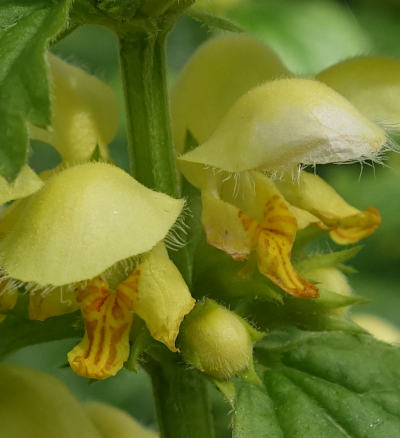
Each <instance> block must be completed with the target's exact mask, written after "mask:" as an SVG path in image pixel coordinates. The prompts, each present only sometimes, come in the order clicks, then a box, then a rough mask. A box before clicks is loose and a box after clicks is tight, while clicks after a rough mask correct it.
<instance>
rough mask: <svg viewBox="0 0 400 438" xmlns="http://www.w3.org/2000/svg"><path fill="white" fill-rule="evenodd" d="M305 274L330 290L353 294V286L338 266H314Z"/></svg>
mask: <svg viewBox="0 0 400 438" xmlns="http://www.w3.org/2000/svg"><path fill="white" fill-rule="evenodd" d="M305 276H306V277H307V278H308V279H310V280H312V281H314V282H315V283H318V284H319V285H320V286H322V287H324V288H325V289H327V290H329V291H330V292H335V293H337V294H340V295H351V287H350V285H349V282H348V281H347V277H346V276H345V275H344V274H343V272H342V271H339V269H337V268H334V267H332V266H329V267H323V268H314V269H311V270H309V271H307V272H306V273H305Z"/></svg>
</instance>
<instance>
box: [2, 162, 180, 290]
mask: <svg viewBox="0 0 400 438" xmlns="http://www.w3.org/2000/svg"><path fill="white" fill-rule="evenodd" d="M182 207H183V200H177V199H173V198H171V197H169V196H167V195H164V194H162V193H157V192H154V191H152V190H150V189H148V188H146V187H144V186H142V185H141V184H139V183H138V182H137V181H135V180H134V179H133V178H132V177H131V176H130V175H128V174H127V173H126V172H124V171H122V170H121V169H119V168H117V167H115V166H112V165H109V164H105V163H86V164H81V165H78V166H74V167H70V168H68V169H66V170H64V171H62V172H60V173H59V174H57V175H55V176H54V177H52V178H50V179H48V180H47V181H46V183H45V185H44V186H43V187H42V189H41V190H39V191H38V192H36V193H35V194H34V195H32V196H31V197H29V198H26V199H23V200H21V201H20V202H19V203H18V205H17V206H16V207H15V209H13V211H12V212H11V213H10V214H9V215H7V216H10V217H12V219H13V220H12V223H11V221H10V220H8V221H7V226H6V227H4V228H5V230H3V228H2V230H1V231H2V232H5V235H4V238H3V240H2V245H1V249H0V265H1V266H2V267H3V268H4V269H5V270H6V271H7V273H8V274H9V275H10V277H12V278H14V279H17V280H20V281H24V282H34V283H37V284H39V285H42V286H45V285H52V286H62V285H65V284H70V283H74V282H79V281H82V280H87V279H91V278H94V277H95V276H97V275H99V274H101V273H102V272H104V271H105V270H106V269H108V268H109V267H111V266H112V265H114V264H115V263H117V262H119V261H121V260H124V259H126V258H129V257H133V256H136V255H139V254H142V253H144V252H147V251H149V250H150V249H151V248H153V247H154V246H155V245H156V244H157V243H158V242H159V241H161V240H162V239H163V238H164V237H165V236H166V234H167V233H168V231H169V229H170V228H171V227H172V225H173V224H174V222H175V221H176V219H177V217H178V216H179V214H180V212H181V210H182Z"/></svg>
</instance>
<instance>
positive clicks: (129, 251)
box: [0, 55, 194, 379]
mask: <svg viewBox="0 0 400 438" xmlns="http://www.w3.org/2000/svg"><path fill="white" fill-rule="evenodd" d="M49 65H50V73H51V78H52V83H53V90H52V91H53V97H54V99H53V100H54V106H53V122H52V130H51V132H46V131H41V130H39V129H38V128H35V127H31V132H32V136H34V137H35V138H40V139H42V140H45V141H47V142H48V143H50V144H51V145H53V146H54V147H55V148H56V149H57V150H58V151H59V152H60V154H61V156H62V158H63V163H62V165H61V166H60V168H58V169H54V170H52V171H48V172H45V173H44V174H43V175H41V178H40V177H39V176H37V175H36V174H35V173H34V172H33V171H32V170H31V169H29V168H28V167H26V168H25V169H24V170H23V172H21V174H20V176H19V177H18V179H17V181H16V182H15V183H14V184H13V185H9V184H8V183H6V182H5V181H1V184H2V185H3V186H2V187H3V190H2V193H1V196H2V198H1V200H2V201H3V202H7V201H10V200H16V201H15V202H14V203H13V204H11V206H9V207H7V208H6V209H5V210H4V211H3V217H2V221H1V225H0V228H1V231H0V233H1V249H0V253H1V254H0V259H1V268H2V294H1V301H0V305H1V309H3V310H6V309H10V308H12V307H13V306H14V305H15V303H16V300H17V295H18V290H17V289H18V288H19V287H22V288H24V289H25V290H27V291H28V292H29V295H30V296H29V314H30V317H31V318H32V319H37V320H45V319H46V318H48V317H51V316H56V315H61V314H64V313H68V312H73V311H75V310H77V309H79V308H80V309H81V313H82V317H83V320H84V324H85V336H84V338H83V340H82V341H81V342H80V343H79V344H78V345H77V346H76V347H75V348H74V349H73V350H72V351H71V352H70V353H69V354H68V360H69V363H70V365H71V367H72V369H73V370H74V371H75V372H76V373H77V374H80V375H83V376H87V377H92V378H97V379H103V378H106V377H108V376H111V375H114V374H116V373H117V372H118V371H119V370H120V368H121V367H122V366H123V363H124V362H125V361H126V360H127V358H128V355H129V334H130V328H131V325H132V320H133V317H134V314H135V315H138V316H139V317H140V318H141V319H142V320H143V321H145V323H146V325H147V327H148V329H149V331H150V333H151V334H152V336H153V337H154V338H155V339H157V340H159V341H161V342H163V343H164V344H165V345H166V346H167V347H168V348H169V349H170V350H172V351H176V347H175V339H176V337H177V335H178V331H179V325H180V323H181V321H182V319H183V317H184V316H185V315H186V314H187V313H188V312H189V311H190V310H191V309H192V307H193V305H194V299H193V298H192V297H191V295H190V292H189V290H188V288H187V286H186V284H185V282H184V280H183V278H182V277H181V275H180V273H179V271H178V269H177V268H176V267H175V265H174V264H173V263H172V261H171V260H170V259H169V257H168V253H167V251H166V248H165V245H164V243H163V241H164V239H165V238H166V237H167V236H168V233H169V231H170V230H171V228H173V226H174V224H175V222H176V221H177V220H178V219H179V217H180V214H181V211H182V209H183V206H184V201H183V200H178V199H173V198H171V197H169V196H167V195H164V194H162V193H157V192H154V191H152V190H150V189H148V188H146V187H144V186H142V185H141V184H139V183H138V182H137V181H135V180H134V179H133V178H132V177H131V176H129V175H128V174H127V173H126V172H124V171H122V170H121V169H119V168H118V167H116V166H114V165H112V164H108V163H106V162H90V157H91V156H92V154H93V152H94V150H95V149H96V148H99V149H100V154H101V156H102V157H103V158H106V157H107V156H108V151H107V142H109V141H110V140H111V139H112V137H113V135H114V134H115V132H116V130H117V127H118V123H117V120H116V108H117V101H116V97H115V96H114V93H113V91H112V90H111V89H110V88H109V87H108V86H107V85H105V84H103V83H102V82H100V81H99V80H98V79H96V78H95V77H93V76H90V75H88V74H86V73H84V72H83V71H81V70H79V69H77V68H75V67H72V66H70V65H68V64H66V63H65V62H63V61H61V60H59V59H58V58H55V57H54V56H52V55H49Z"/></svg>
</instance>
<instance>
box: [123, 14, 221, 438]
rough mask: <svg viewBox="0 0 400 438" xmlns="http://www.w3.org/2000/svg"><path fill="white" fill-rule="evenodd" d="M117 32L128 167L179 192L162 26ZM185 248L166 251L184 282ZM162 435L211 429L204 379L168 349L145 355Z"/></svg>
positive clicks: (203, 437) (204, 434) (207, 437)
mask: <svg viewBox="0 0 400 438" xmlns="http://www.w3.org/2000/svg"><path fill="white" fill-rule="evenodd" d="M147 25H149V26H148V27H146V26H144V28H143V31H136V32H135V33H133V34H128V35H126V34H122V35H119V46H120V63H121V69H122V79H123V87H124V93H125V102H126V113H127V128H128V144H129V151H130V157H131V171H132V174H133V175H134V176H135V178H136V179H137V180H138V181H140V182H141V183H142V184H144V185H146V186H147V187H150V188H152V189H155V190H157V191H160V192H164V193H167V194H169V195H171V196H174V197H179V196H181V188H180V185H179V178H178V172H177V168H176V157H175V150H174V146H173V142H172V135H171V126H170V119H169V106H168V95H167V84H166V65H165V39H166V35H167V32H166V31H159V30H155V29H151V22H148V23H147ZM187 251H188V250H187V248H182V249H181V250H180V252H178V253H175V254H171V256H172V258H173V259H174V261H175V262H176V263H177V266H178V267H179V269H180V270H181V272H182V274H183V275H184V276H185V279H186V280H187V281H188V282H189V281H190V277H191V266H189V262H190V263H192V261H191V259H190V257H188V254H186V252H187ZM145 368H146V369H147V371H148V372H149V374H150V376H151V379H152V382H153V391H154V399H155V406H156V411H157V419H158V424H159V429H160V434H161V437H162V438H187V437H191V438H213V437H214V429H213V426H212V417H211V411H210V405H209V400H208V394H207V387H206V381H205V379H204V378H203V377H202V376H201V375H200V374H199V373H198V372H196V371H193V370H188V369H187V368H186V367H183V366H182V364H181V363H179V362H178V361H177V360H176V355H174V354H172V353H168V354H166V355H163V356H162V357H155V356H153V357H150V356H149V357H148V358H147V360H146V362H145Z"/></svg>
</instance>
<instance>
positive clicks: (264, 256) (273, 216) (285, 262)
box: [257, 195, 318, 298]
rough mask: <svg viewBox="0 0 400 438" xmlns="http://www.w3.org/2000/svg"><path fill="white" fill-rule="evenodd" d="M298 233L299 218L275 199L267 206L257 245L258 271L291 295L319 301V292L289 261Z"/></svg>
mask: <svg viewBox="0 0 400 438" xmlns="http://www.w3.org/2000/svg"><path fill="white" fill-rule="evenodd" d="M296 230H297V221H296V218H295V217H294V216H293V214H292V213H291V212H290V211H289V208H288V206H287V205H286V203H285V202H284V201H283V199H282V198H281V197H279V196H278V195H274V196H273V197H272V198H271V199H269V200H268V201H267V203H266V204H265V209H264V221H263V223H262V226H261V232H260V234H259V237H258V245H257V262H258V268H259V270H260V272H261V273H262V274H264V275H265V276H266V277H268V278H269V279H270V280H272V281H273V282H274V283H276V284H277V285H278V286H280V287H281V288H282V289H283V290H285V291H286V292H288V293H290V294H291V295H294V296H296V297H300V298H316V297H318V289H317V288H316V287H315V286H314V285H312V284H311V283H309V282H308V281H307V280H306V279H305V278H303V277H302V276H301V275H300V274H299V273H298V272H297V271H296V270H295V268H294V267H293V265H292V263H291V261H290V258H291V253H292V246H293V243H294V240H295V237H296Z"/></svg>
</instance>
